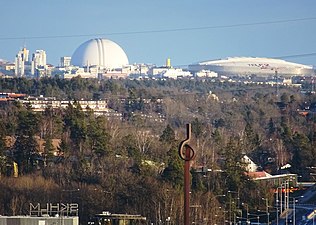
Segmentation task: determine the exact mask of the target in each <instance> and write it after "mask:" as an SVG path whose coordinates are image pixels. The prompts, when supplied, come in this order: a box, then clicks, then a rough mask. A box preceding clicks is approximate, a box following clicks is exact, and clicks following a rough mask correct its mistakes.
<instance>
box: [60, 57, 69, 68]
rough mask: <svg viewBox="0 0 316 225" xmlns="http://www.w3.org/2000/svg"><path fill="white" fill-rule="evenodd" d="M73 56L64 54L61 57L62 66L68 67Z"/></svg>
mask: <svg viewBox="0 0 316 225" xmlns="http://www.w3.org/2000/svg"><path fill="white" fill-rule="evenodd" d="M70 62H71V57H70V56H63V57H61V58H60V66H61V67H68V66H70V64H71V63H70Z"/></svg>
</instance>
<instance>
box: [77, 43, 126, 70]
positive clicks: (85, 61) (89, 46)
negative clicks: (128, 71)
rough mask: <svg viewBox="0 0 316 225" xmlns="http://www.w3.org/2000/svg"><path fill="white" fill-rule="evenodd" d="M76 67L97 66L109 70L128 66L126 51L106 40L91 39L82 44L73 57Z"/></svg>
mask: <svg viewBox="0 0 316 225" xmlns="http://www.w3.org/2000/svg"><path fill="white" fill-rule="evenodd" d="M71 64H72V65H74V66H80V67H84V66H97V67H103V68H109V69H115V68H122V66H124V65H127V64H128V58H127V56H126V54H125V52H124V50H123V49H122V48H121V47H120V46H119V45H118V44H116V43H115V42H113V41H110V40H108V39H104V38H96V39H91V40H88V41H86V42H84V43H83V44H81V45H80V46H79V47H78V48H77V49H76V50H75V52H74V53H73V55H72V57H71Z"/></svg>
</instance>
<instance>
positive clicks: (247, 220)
mask: <svg viewBox="0 0 316 225" xmlns="http://www.w3.org/2000/svg"><path fill="white" fill-rule="evenodd" d="M241 205H242V206H244V205H246V223H247V224H248V223H249V216H248V214H249V206H248V204H247V203H244V202H242V203H241Z"/></svg>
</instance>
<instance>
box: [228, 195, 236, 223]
mask: <svg viewBox="0 0 316 225" xmlns="http://www.w3.org/2000/svg"><path fill="white" fill-rule="evenodd" d="M227 192H228V193H236V194H237V207H238V206H239V191H231V190H228V191H227ZM231 197H232V196H231V194H230V200H229V203H230V204H229V205H230V210H229V211H230V213H229V222H230V224H232V222H233V220H234V224H236V213H235V212H234V218H232V214H233V213H232V203H234V202H232V201H231V199H232V198H231Z"/></svg>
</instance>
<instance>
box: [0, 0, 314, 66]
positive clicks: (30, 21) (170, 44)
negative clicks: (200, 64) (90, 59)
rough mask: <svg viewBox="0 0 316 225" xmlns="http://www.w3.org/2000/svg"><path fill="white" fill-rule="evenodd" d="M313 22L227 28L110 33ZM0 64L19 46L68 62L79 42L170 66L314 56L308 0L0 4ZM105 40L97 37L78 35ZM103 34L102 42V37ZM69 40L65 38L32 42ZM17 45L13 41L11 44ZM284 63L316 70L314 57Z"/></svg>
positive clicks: (34, 0) (11, 0)
mask: <svg viewBox="0 0 316 225" xmlns="http://www.w3.org/2000/svg"><path fill="white" fill-rule="evenodd" d="M300 18H315V19H311V20H304V21H303V20H302V21H295V22H288V23H273V24H263V25H254V26H237V27H230V28H228V27H227V28H223V27H222V28H212V29H197V30H184V31H176V32H152V33H138V34H137V33H136V34H116V35H113V33H122V32H125V33H128V32H135V31H148V30H165V29H171V30H172V29H180V28H191V27H192V28H196V27H213V26H225V25H236V24H246V23H260V22H270V21H281V20H292V19H294V20H295V19H300ZM0 21H1V26H0V28H1V32H0V58H3V59H7V60H11V61H13V60H14V57H15V54H16V53H17V52H18V50H19V49H20V48H21V47H22V46H23V45H24V39H23V38H21V37H26V38H25V43H26V47H27V48H28V49H30V51H31V52H34V51H35V50H36V49H44V50H46V53H47V60H48V62H49V63H52V64H54V65H57V64H58V63H59V58H60V57H61V56H71V55H72V53H73V52H74V50H75V49H76V48H77V47H78V46H79V45H80V44H81V43H83V42H84V41H86V40H88V39H91V38H96V37H105V38H108V39H110V40H112V41H114V42H116V43H118V44H119V45H120V46H121V47H122V48H123V49H124V50H125V52H126V54H127V55H128V58H129V61H130V63H141V62H143V63H154V64H157V65H163V64H164V63H165V59H166V58H167V57H170V58H171V62H172V64H173V65H187V64H191V63H194V62H197V61H203V60H208V59H218V58H225V57H229V56H257V57H274V56H284V55H296V54H306V53H315V52H316V1H315V0H157V1H151V0H134V1H130V0H125V1H124V0H112V1H109V0H24V1H22V0H1V1H0ZM89 34H104V35H102V36H100V35H98V36H81V37H75V36H73V35H89ZM105 34H108V35H105ZM63 35H70V36H73V37H67V38H33V39H30V38H29V37H38V36H42V37H51V36H63ZM16 38H20V39H16ZM287 60H288V61H293V62H298V63H305V64H309V65H316V54H315V55H312V56H309V57H297V58H289V59H287Z"/></svg>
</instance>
